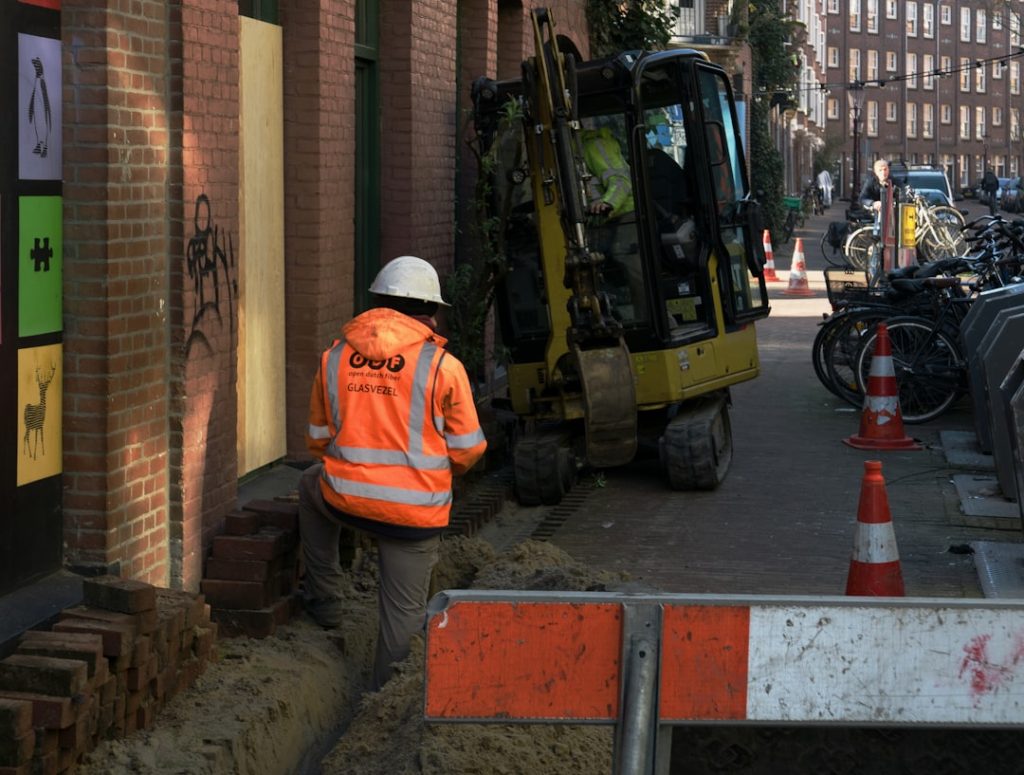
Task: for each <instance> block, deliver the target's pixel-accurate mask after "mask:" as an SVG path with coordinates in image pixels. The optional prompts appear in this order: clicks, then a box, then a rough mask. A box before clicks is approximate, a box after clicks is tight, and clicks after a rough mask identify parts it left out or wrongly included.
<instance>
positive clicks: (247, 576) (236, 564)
mask: <svg viewBox="0 0 1024 775" xmlns="http://www.w3.org/2000/svg"><path fill="white" fill-rule="evenodd" d="M280 567H281V563H280V561H279V560H225V559H224V558H223V557H211V558H210V559H209V560H207V561H206V578H208V579H224V580H228V581H266V580H267V579H269V578H270V577H271V576H273V575H274V574H275V573H278V572H279V570H278V569H279V568H280Z"/></svg>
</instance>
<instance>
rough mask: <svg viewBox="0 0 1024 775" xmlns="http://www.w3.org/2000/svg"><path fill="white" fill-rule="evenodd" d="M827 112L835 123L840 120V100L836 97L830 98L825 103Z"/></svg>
mask: <svg viewBox="0 0 1024 775" xmlns="http://www.w3.org/2000/svg"><path fill="white" fill-rule="evenodd" d="M825 110H826V111H828V112H827V114H826V115H828V117H829V118H830V119H832V120H833V121H835V120H837V119H838V118H839V100H837V99H836V98H835V97H829V98H828V100H827V101H826V102H825Z"/></svg>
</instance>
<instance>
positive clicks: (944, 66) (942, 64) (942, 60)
mask: <svg viewBox="0 0 1024 775" xmlns="http://www.w3.org/2000/svg"><path fill="white" fill-rule="evenodd" d="M939 70H940V71H941V73H940V74H944V75H950V74H951V73H952V70H953V59H952V58H951V57H939Z"/></svg>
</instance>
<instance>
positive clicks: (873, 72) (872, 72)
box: [867, 49, 878, 81]
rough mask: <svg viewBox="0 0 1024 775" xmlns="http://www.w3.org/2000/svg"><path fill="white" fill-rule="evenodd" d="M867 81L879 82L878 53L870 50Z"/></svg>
mask: <svg viewBox="0 0 1024 775" xmlns="http://www.w3.org/2000/svg"><path fill="white" fill-rule="evenodd" d="M867 79H868V80H869V81H875V80H878V52H877V51H875V50H874V49H869V50H868V72H867Z"/></svg>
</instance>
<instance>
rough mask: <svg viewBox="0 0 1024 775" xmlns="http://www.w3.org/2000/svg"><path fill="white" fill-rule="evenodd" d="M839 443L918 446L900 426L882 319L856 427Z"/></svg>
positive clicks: (862, 446) (873, 446) (858, 446)
mask: <svg viewBox="0 0 1024 775" xmlns="http://www.w3.org/2000/svg"><path fill="white" fill-rule="evenodd" d="M843 443H844V444H848V445H849V446H851V447H854V448H856V449H900V450H916V449H921V447H920V445H918V444H917V443H915V442H914V440H913V439H912V438H910V437H909V436H907V435H906V433H905V432H904V430H903V413H902V412H901V411H900V396H899V388H898V387H897V385H896V370H895V367H894V366H893V362H892V345H891V343H890V342H889V327H888V326H886V324H885V323H879V324H878V333H877V335H876V336H875V352H874V355H872V356H871V372H870V374H869V376H868V386H867V395H865V396H864V408H863V410H862V411H861V414H860V431H859V432H858V433H856V434H855V435H853V436H848V437H847V438H845V439H843Z"/></svg>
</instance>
